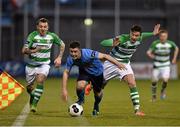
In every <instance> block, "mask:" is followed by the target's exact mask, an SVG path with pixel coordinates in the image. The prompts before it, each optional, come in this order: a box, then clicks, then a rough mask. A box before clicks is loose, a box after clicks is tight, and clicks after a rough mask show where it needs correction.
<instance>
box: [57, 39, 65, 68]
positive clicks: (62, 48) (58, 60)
mask: <svg viewBox="0 0 180 127" xmlns="http://www.w3.org/2000/svg"><path fill="white" fill-rule="evenodd" d="M64 50H65V44H64V43H63V42H62V43H61V45H60V50H59V51H60V52H59V55H58V57H57V58H56V59H55V60H54V64H55V67H60V66H61V60H62V57H63V54H64Z"/></svg>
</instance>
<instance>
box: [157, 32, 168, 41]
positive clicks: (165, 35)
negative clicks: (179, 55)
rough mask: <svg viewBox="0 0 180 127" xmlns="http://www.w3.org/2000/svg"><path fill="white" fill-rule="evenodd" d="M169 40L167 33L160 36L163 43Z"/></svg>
mask: <svg viewBox="0 0 180 127" xmlns="http://www.w3.org/2000/svg"><path fill="white" fill-rule="evenodd" d="M167 38H168V34H167V33H161V34H159V39H160V41H161V42H165V41H166V40H167Z"/></svg>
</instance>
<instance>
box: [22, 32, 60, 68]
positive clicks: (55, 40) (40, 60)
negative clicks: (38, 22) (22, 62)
mask: <svg viewBox="0 0 180 127" xmlns="http://www.w3.org/2000/svg"><path fill="white" fill-rule="evenodd" d="M61 43H62V40H61V39H60V38H59V37H58V36H57V35H56V34H55V33H51V32H47V33H46V35H45V36H41V35H40V34H39V32H38V31H34V32H32V33H30V34H29V36H28V38H27V41H26V43H25V44H24V46H25V47H28V48H30V49H33V48H36V46H41V47H42V49H41V50H40V51H38V52H36V53H32V54H30V55H29V56H28V60H27V66H30V67H37V66H40V65H42V64H49V63H50V55H51V47H52V45H53V44H57V45H61Z"/></svg>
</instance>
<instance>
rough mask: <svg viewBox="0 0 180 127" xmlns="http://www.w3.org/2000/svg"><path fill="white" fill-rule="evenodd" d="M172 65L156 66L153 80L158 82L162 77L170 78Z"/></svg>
mask: <svg viewBox="0 0 180 127" xmlns="http://www.w3.org/2000/svg"><path fill="white" fill-rule="evenodd" d="M169 76H170V67H162V68H154V69H153V72H152V81H153V82H157V81H158V80H159V79H160V78H162V79H169Z"/></svg>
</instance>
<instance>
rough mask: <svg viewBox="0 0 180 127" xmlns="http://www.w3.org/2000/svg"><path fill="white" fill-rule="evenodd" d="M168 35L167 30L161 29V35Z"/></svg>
mask: <svg viewBox="0 0 180 127" xmlns="http://www.w3.org/2000/svg"><path fill="white" fill-rule="evenodd" d="M162 33H166V34H168V31H167V30H166V29H160V31H159V34H162Z"/></svg>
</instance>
